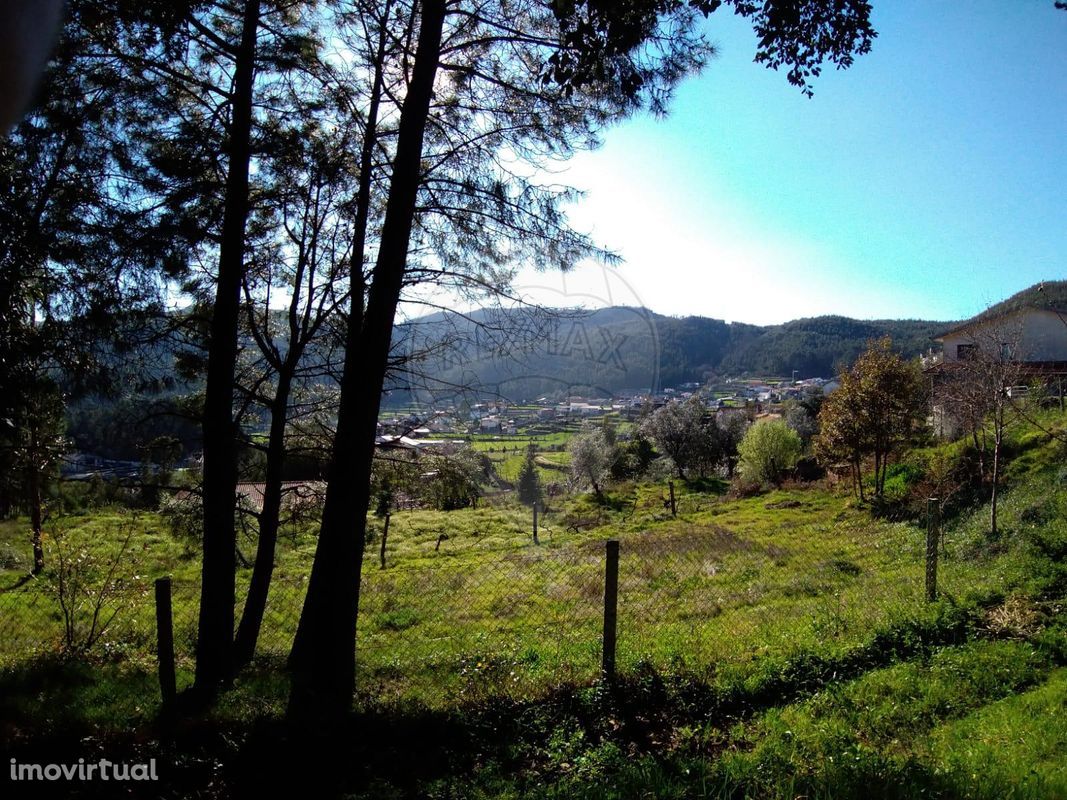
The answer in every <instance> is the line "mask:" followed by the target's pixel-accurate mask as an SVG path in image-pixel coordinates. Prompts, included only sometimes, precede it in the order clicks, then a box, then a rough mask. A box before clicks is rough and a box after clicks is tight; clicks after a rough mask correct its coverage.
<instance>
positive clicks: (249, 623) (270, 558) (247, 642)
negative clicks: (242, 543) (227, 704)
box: [234, 358, 296, 669]
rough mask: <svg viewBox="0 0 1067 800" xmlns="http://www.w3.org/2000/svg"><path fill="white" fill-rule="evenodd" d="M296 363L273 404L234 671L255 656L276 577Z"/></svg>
mask: <svg viewBox="0 0 1067 800" xmlns="http://www.w3.org/2000/svg"><path fill="white" fill-rule="evenodd" d="M295 367H296V362H295V360H294V359H293V358H287V359H286V361H285V364H284V365H283V367H282V370H281V371H279V373H278V388H277V389H276V390H275V392H274V400H273V402H272V403H271V411H270V413H271V417H270V434H269V438H268V440H267V463H266V474H265V475H264V481H265V482H264V485H263V509H262V510H261V511H260V513H259V541H258V542H257V544H256V561H255V565H254V566H253V567H252V578H251V580H250V581H249V584H248V597H247V599H246V600H245V607H244V611H243V612H242V613H241V622H240V624H239V625H238V626H237V638H236V640H235V642H234V668H235V669H240V668H241V667H244V666H247V664H248V663H249V662H250V661H251V660H252V657H253V656H254V655H255V654H256V642H257V641H258V639H259V631H260V627H261V626H262V624H263V612H264V611H265V610H266V607H267V594H268V592H269V591H270V581H271V577H272V576H273V574H274V554H275V550H276V547H277V543H278V529H279V527H280V525H281V522H280V520H281V511H282V474H283V470H284V467H285V424H286V422H287V412H288V410H289V392H290V388H291V387H292V380H293V370H294V369H295Z"/></svg>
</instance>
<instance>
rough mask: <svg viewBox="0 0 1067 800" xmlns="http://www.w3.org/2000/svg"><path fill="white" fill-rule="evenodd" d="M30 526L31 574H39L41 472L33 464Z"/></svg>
mask: <svg viewBox="0 0 1067 800" xmlns="http://www.w3.org/2000/svg"><path fill="white" fill-rule="evenodd" d="M29 479H30V480H29V483H30V528H31V530H32V534H31V535H32V537H33V574H34V575H40V574H41V572H42V571H43V570H44V545H43V544H42V541H41V537H42V527H43V522H42V517H43V516H44V515H43V512H42V505H43V501H42V499H41V472H40V470H38V469H37V465H36V464H34V465H32V466H31V467H30V475H29Z"/></svg>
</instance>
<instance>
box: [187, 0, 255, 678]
mask: <svg viewBox="0 0 1067 800" xmlns="http://www.w3.org/2000/svg"><path fill="white" fill-rule="evenodd" d="M259 12H260V2H259V0H247V1H246V2H245V4H244V18H243V23H242V28H241V43H240V46H239V48H238V51H237V57H236V61H235V64H234V86H233V100H232V102H233V111H232V116H231V120H230V131H229V147H228V151H229V152H228V156H229V163H228V166H227V170H228V171H227V175H226V199H225V207H224V211H223V221H222V237H221V242H220V247H219V275H218V285H217V287H216V292H215V304H214V308H213V310H212V316H211V331H210V339H209V350H208V367H207V382H206V386H205V397H204V421H203V430H204V564H203V573H202V574H203V580H202V585H201V591H200V619H199V629H198V632H197V646H196V681H195V686H196V688H197V689H198V690H201V691H205V692H213V691H214V690H216V689H217V688H218V687H219V686H220V685H222V684H225V683H227V682H228V681H229V680H230V678H231V676H232V674H233V635H234V630H233V627H234V601H235V595H236V587H235V571H236V563H235V555H234V552H235V549H236V546H237V534H236V530H235V528H234V519H233V515H234V502H235V497H236V492H237V452H238V451H237V431H236V429H235V424H234V419H233V394H234V372H235V369H236V365H237V322H238V312H239V307H240V299H241V279H242V276H243V274H244V250H245V248H244V244H245V241H244V240H245V226H246V224H247V221H248V210H249V201H248V169H249V161H250V160H251V132H252V97H253V87H254V83H255V58H256V37H257V33H258V30H259Z"/></svg>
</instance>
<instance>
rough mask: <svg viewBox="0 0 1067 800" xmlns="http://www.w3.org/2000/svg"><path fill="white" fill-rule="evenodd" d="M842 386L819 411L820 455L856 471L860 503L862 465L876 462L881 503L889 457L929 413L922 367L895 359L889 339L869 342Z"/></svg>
mask: <svg viewBox="0 0 1067 800" xmlns="http://www.w3.org/2000/svg"><path fill="white" fill-rule="evenodd" d="M839 380H840V383H841V386H840V388H839V389H838V390H837V391H835V392H833V393H831V394H830V396H829V397H827V398H826V400H825V402H823V404H822V408H821V409H820V411H819V428H820V432H819V435H818V436H817V437H816V439H815V452H816V454H817V455H818V457H819V458H820V460H822V461H824V462H830V463H833V462H837V461H841V460H846V461H847V462H848V463H849V464H850V465H851V467H852V477H853V482H854V485H855V487H856V490H857V492H858V494H859V497H860V500H863V499H865V498H864V494H863V481H862V464H863V459H864V457H866V456H873V459H874V493H875V496H877V497H881V496H882V493H883V490H884V488H885V478H886V471H887V470H888V468H889V461H890V457H891V456H892V454H893V452H894V451H895V450H896V449H897V448H898V447H899V446H900V444H901V443H902V442H904V441H906V440H907V438H908V437H909V436H910V435H911V432H912V430H913V429H914V427H915V423H916V422H917V421H918V420H920V419H921V418H922V417H923V416H924V414H925V411H926V401H925V393H924V391H923V383H922V376H921V374H920V372H919V367H918V364H917V363H915V362H911V361H905V360H904V359H903V358H901V357H900V356H899V355H897V354H896V353H894V352H893V342H892V340H891V339H890V338H889V337H888V336H886V337H883V338H881V339H878V340H876V341H872V342H870V343H869V344H868V345H867V349H866V350H865V351H864V352H863V353H862V354H861V355H860V357H859V358H858V359H856V363H855V364H853V365H852V368H851V369H849V370H848V371H846V372H844V373H842V375H841V376H840V379H839Z"/></svg>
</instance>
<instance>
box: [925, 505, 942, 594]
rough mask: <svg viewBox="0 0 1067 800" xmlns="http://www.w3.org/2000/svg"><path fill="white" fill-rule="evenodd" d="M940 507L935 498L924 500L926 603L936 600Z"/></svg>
mask: <svg viewBox="0 0 1067 800" xmlns="http://www.w3.org/2000/svg"><path fill="white" fill-rule="evenodd" d="M940 510H941V506H940V503H939V502H938V499H937V498H936V497H930V498H928V499H927V500H926V602H928V603H932V602H934V601H935V600H936V599H937V544H938V539H939V538H940V537H941V514H940Z"/></svg>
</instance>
